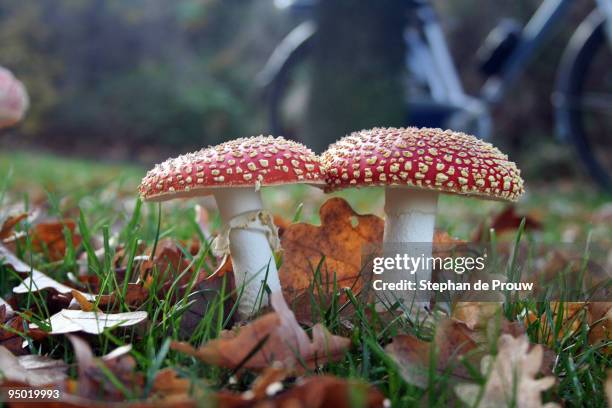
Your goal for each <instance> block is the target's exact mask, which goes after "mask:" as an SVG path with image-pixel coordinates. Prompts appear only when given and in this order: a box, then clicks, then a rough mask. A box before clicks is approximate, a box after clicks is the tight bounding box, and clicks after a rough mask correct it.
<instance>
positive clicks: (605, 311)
mask: <svg viewBox="0 0 612 408" xmlns="http://www.w3.org/2000/svg"><path fill="white" fill-rule="evenodd" d="M586 307H587V310H588V313H589V317H588V318H589V327H590V331H589V343H590V344H593V345H597V344H600V343H602V342H605V341H610V340H611V339H612V302H591V303H588V304H587V306H586ZM602 350H603V351H604V352H605V353H606V354H610V353H611V352H612V346H610V345H608V346H606V347H604V348H603V349H602Z"/></svg>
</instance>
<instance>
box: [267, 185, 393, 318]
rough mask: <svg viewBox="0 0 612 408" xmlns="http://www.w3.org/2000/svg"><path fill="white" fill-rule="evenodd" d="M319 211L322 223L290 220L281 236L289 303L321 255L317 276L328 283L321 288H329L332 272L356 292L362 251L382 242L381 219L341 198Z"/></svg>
mask: <svg viewBox="0 0 612 408" xmlns="http://www.w3.org/2000/svg"><path fill="white" fill-rule="evenodd" d="M319 214H320V216H321V226H315V225H311V224H307V223H295V224H291V225H289V226H288V227H287V228H286V230H285V231H284V233H283V236H282V238H281V245H282V247H283V250H284V252H283V264H282V266H281V268H280V270H279V277H280V281H281V286H282V287H283V292H284V293H285V296H286V298H287V299H288V301H289V303H290V304H292V305H293V304H294V303H295V302H296V301H297V302H298V303H299V300H300V298H301V297H303V296H304V295H305V294H306V292H307V291H308V288H309V287H310V286H311V284H312V281H313V276H314V271H316V269H317V266H318V265H319V263H320V262H321V259H322V258H323V257H325V260H324V262H323V264H322V265H321V268H320V272H321V277H320V280H321V281H322V282H329V283H330V285H328V286H329V287H324V288H322V289H323V290H327V291H331V289H332V286H333V285H332V284H333V282H334V276H335V280H336V282H337V284H338V287H339V288H343V287H348V288H351V289H352V291H353V292H354V293H359V291H360V290H361V289H362V287H363V286H364V277H363V276H362V275H361V272H362V268H363V266H364V260H365V259H366V258H365V255H367V254H369V253H373V252H376V250H377V249H379V248H380V245H381V243H382V237H383V229H384V221H383V220H382V219H381V218H379V217H377V216H375V215H360V214H357V213H356V212H355V211H354V210H353V209H352V208H351V207H350V205H349V204H348V203H347V202H346V201H345V200H343V199H341V198H337V197H336V198H330V199H329V200H327V201H326V202H325V203H324V204H323V205H322V206H321V208H320V210H319ZM362 256H363V258H362ZM324 286H325V285H324ZM328 294H330V293H328ZM319 295H324V294H321V293H320V294H319ZM306 303H309V300H306ZM294 308H295V307H294ZM298 315H300V313H298ZM300 317H301V316H300ZM300 320H301V319H300Z"/></svg>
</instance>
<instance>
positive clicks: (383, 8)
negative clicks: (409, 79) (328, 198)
mask: <svg viewBox="0 0 612 408" xmlns="http://www.w3.org/2000/svg"><path fill="white" fill-rule="evenodd" d="M403 3H405V2H403V1H401V0H368V1H354V0H322V1H321V2H320V3H319V6H318V9H317V23H318V27H319V31H318V33H317V37H316V41H315V44H314V50H313V54H314V55H313V57H314V62H313V87H312V94H311V98H310V103H309V106H308V112H307V116H308V120H307V125H306V126H307V128H306V131H307V137H308V143H309V146H310V147H312V148H313V149H314V150H316V151H318V152H321V151H322V150H324V149H326V148H327V145H328V144H329V143H332V142H333V141H335V140H337V139H339V138H340V137H342V136H344V135H345V134H346V133H349V132H351V131H355V130H360V129H365V128H371V127H375V126H401V125H403V123H404V118H405V107H404V95H403V90H402V86H401V72H402V69H403V55H404V53H403V50H404V46H403V41H402V29H403V22H404V18H405V13H406V10H405V7H404V5H403Z"/></svg>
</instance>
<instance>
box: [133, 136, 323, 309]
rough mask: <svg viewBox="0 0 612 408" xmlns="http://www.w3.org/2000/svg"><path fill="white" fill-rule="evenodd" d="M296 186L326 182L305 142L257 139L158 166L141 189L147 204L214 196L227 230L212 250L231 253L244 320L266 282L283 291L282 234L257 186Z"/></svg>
mask: <svg viewBox="0 0 612 408" xmlns="http://www.w3.org/2000/svg"><path fill="white" fill-rule="evenodd" d="M295 183H308V184H319V185H323V184H324V183H325V182H324V180H323V174H322V172H321V168H320V165H319V158H318V157H317V156H316V155H315V154H314V153H313V152H312V151H311V150H310V149H308V148H307V147H305V146H304V145H302V144H299V143H296V142H293V141H289V140H285V139H283V138H282V137H272V136H267V137H264V136H257V137H250V138H241V139H236V140H232V141H229V142H226V143H222V144H220V145H218V146H213V147H208V148H205V149H202V150H200V151H198V152H195V153H189V154H185V155H182V156H179V157H176V158H173V159H169V160H167V161H165V162H164V163H161V164H158V165H156V166H155V168H154V169H153V170H151V171H149V172H148V173H147V175H146V176H145V178H144V179H143V180H142V183H141V185H140V187H139V191H140V194H141V196H142V197H143V199H144V200H148V201H165V200H171V199H174V198H181V197H197V196H203V195H208V194H213V195H214V197H215V200H216V201H217V206H218V208H219V212H220V214H221V219H222V221H223V223H224V228H223V231H222V232H221V233H220V234H219V235H218V236H217V238H215V241H214V242H213V252H214V253H215V254H216V255H219V256H220V255H228V254H230V253H231V258H232V264H233V269H234V278H235V281H236V286H237V287H240V286H241V285H243V287H242V294H241V297H240V300H239V304H238V309H237V310H238V314H239V315H240V317H242V318H245V317H248V316H250V315H252V314H253V313H255V312H256V311H257V310H258V306H259V305H260V304H261V303H263V304H265V303H266V296H265V292H262V285H261V283H262V281H263V280H264V278H265V283H266V284H267V285H268V287H269V288H270V290H271V292H278V291H280V290H281V286H280V281H279V278H278V271H277V269H276V264H275V261H274V255H273V251H274V250H277V249H279V246H280V243H279V239H278V232H277V229H276V226H275V225H274V222H273V220H272V216H271V215H270V214H269V213H268V212H266V211H264V210H263V204H262V201H261V196H260V193H259V188H260V187H261V186H275V185H282V184H295ZM259 300H261V303H259V302H258V301H259Z"/></svg>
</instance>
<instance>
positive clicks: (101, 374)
mask: <svg viewBox="0 0 612 408" xmlns="http://www.w3.org/2000/svg"><path fill="white" fill-rule="evenodd" d="M68 339H69V340H70V343H72V347H73V348H74V353H75V355H76V359H77V363H78V364H77V367H78V370H79V376H78V379H77V380H76V382H74V380H72V383H70V382H69V384H68V389H69V391H71V394H75V395H78V396H80V397H84V398H88V399H96V398H103V399H104V401H123V400H125V397H126V396H125V395H124V393H123V392H122V390H121V389H119V388H118V387H117V386H116V385H115V384H114V383H113V382H112V381H110V380H109V375H108V372H110V373H111V374H112V376H113V377H115V379H116V380H117V382H119V384H121V385H122V388H125V389H127V390H129V391H132V392H134V391H136V390H137V389H141V388H142V385H143V384H144V376H143V375H142V374H141V373H137V372H136V371H135V369H136V362H135V361H134V359H133V358H132V357H131V356H130V355H129V354H127V351H129V350H130V348H129V347H121V348H119V350H118V351H117V350H114V351H113V352H111V353H109V354H107V355H106V356H104V357H101V358H98V357H95V356H94V354H93V352H92V350H91V348H90V346H89V344H87V342H86V341H85V340H83V339H82V338H80V337H78V336H75V335H68ZM103 367H104V368H105V369H104V368H103Z"/></svg>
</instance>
